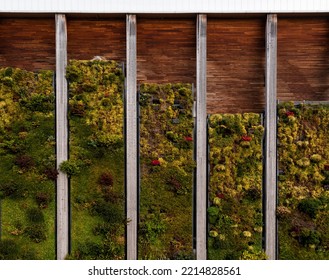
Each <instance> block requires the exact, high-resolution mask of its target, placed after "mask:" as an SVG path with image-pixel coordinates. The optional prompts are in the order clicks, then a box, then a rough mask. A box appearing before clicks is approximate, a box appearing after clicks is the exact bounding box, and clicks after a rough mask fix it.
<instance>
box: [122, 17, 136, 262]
mask: <svg viewBox="0 0 329 280" xmlns="http://www.w3.org/2000/svg"><path fill="white" fill-rule="evenodd" d="M126 24H127V27H126V28H127V47H126V48H127V76H126V96H125V109H126V110H125V118H126V121H125V139H126V150H125V151H126V159H125V161H126V169H125V172H126V173H125V182H126V211H127V221H128V224H127V229H126V238H127V255H126V257H127V259H128V260H136V259H137V222H138V221H137V218H138V215H137V199H138V147H137V143H138V142H137V82H136V79H137V78H136V77H137V70H136V69H137V63H136V15H127V22H126Z"/></svg>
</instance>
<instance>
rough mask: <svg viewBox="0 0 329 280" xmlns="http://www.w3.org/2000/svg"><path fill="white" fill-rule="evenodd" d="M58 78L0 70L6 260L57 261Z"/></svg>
mask: <svg viewBox="0 0 329 280" xmlns="http://www.w3.org/2000/svg"><path fill="white" fill-rule="evenodd" d="M54 100H55V96H54V90H53V73H52V72H51V71H41V72H38V73H33V72H28V71H25V70H21V69H14V68H10V67H7V68H2V69H0V157H1V161H0V174H1V176H0V204H1V205H0V207H1V211H0V212H1V217H0V221H1V240H0V259H54V258H55V180H56V177H57V171H56V169H55V129H54V125H55V120H54Z"/></svg>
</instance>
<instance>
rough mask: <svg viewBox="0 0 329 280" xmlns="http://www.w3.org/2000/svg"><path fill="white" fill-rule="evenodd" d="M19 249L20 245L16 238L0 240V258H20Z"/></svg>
mask: <svg viewBox="0 0 329 280" xmlns="http://www.w3.org/2000/svg"><path fill="white" fill-rule="evenodd" d="M19 251H20V250H19V246H18V244H17V243H16V242H15V241H14V240H11V239H5V240H0V260H16V259H18V258H19V255H18V254H19Z"/></svg>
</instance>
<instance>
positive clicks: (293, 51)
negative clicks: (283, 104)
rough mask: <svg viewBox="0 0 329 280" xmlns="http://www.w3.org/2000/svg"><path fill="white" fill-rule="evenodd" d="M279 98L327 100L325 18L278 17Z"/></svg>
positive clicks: (328, 23)
mask: <svg viewBox="0 0 329 280" xmlns="http://www.w3.org/2000/svg"><path fill="white" fill-rule="evenodd" d="M278 98H279V100H286V101H289V100H292V101H293V100H294V101H302V100H314V101H322V100H329V19H328V18H327V17H316V18H281V17H279V18H278Z"/></svg>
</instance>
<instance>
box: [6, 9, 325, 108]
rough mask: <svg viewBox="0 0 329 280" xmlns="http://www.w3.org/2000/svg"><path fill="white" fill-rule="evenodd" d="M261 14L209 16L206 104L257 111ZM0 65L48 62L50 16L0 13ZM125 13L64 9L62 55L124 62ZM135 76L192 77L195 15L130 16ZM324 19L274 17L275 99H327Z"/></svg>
mask: <svg viewBox="0 0 329 280" xmlns="http://www.w3.org/2000/svg"><path fill="white" fill-rule="evenodd" d="M265 22H266V19H265V16H264V17H259V18H235V19H233V18H232V19H230V18H213V17H209V19H208V32H207V33H208V36H207V61H208V63H207V112H208V113H220V112H251V111H252V112H263V110H264V108H265V107H264V106H265V102H264V96H265V91H264V81H265V77H264V73H265ZM0 23H1V26H0V39H1V40H0V67H4V66H12V67H19V68H24V69H27V70H40V69H51V70H54V69H55V19H54V18H53V17H51V16H49V17H47V18H43V17H36V18H22V17H21V18H1V19H0ZM125 24H126V23H125V18H124V16H122V17H116V18H103V19H95V18H74V17H73V18H70V17H68V58H69V59H92V58H93V57H94V56H96V55H99V56H104V57H106V58H108V59H115V60H118V61H123V62H125V60H126V26H125ZM137 62H138V64H137V69H138V77H137V79H138V82H149V83H151V82H155V83H168V82H169V83H173V82H187V83H195V76H196V19H195V18H176V19H175V18H143V17H138V18H137ZM328 70H329V19H327V18H326V17H320V16H317V17H315V16H314V17H292V18H287V17H286V16H283V15H282V16H279V18H278V99H279V100H298V101H300V100H314V101H318V100H320V101H321V100H328V99H329V71H328Z"/></svg>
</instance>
